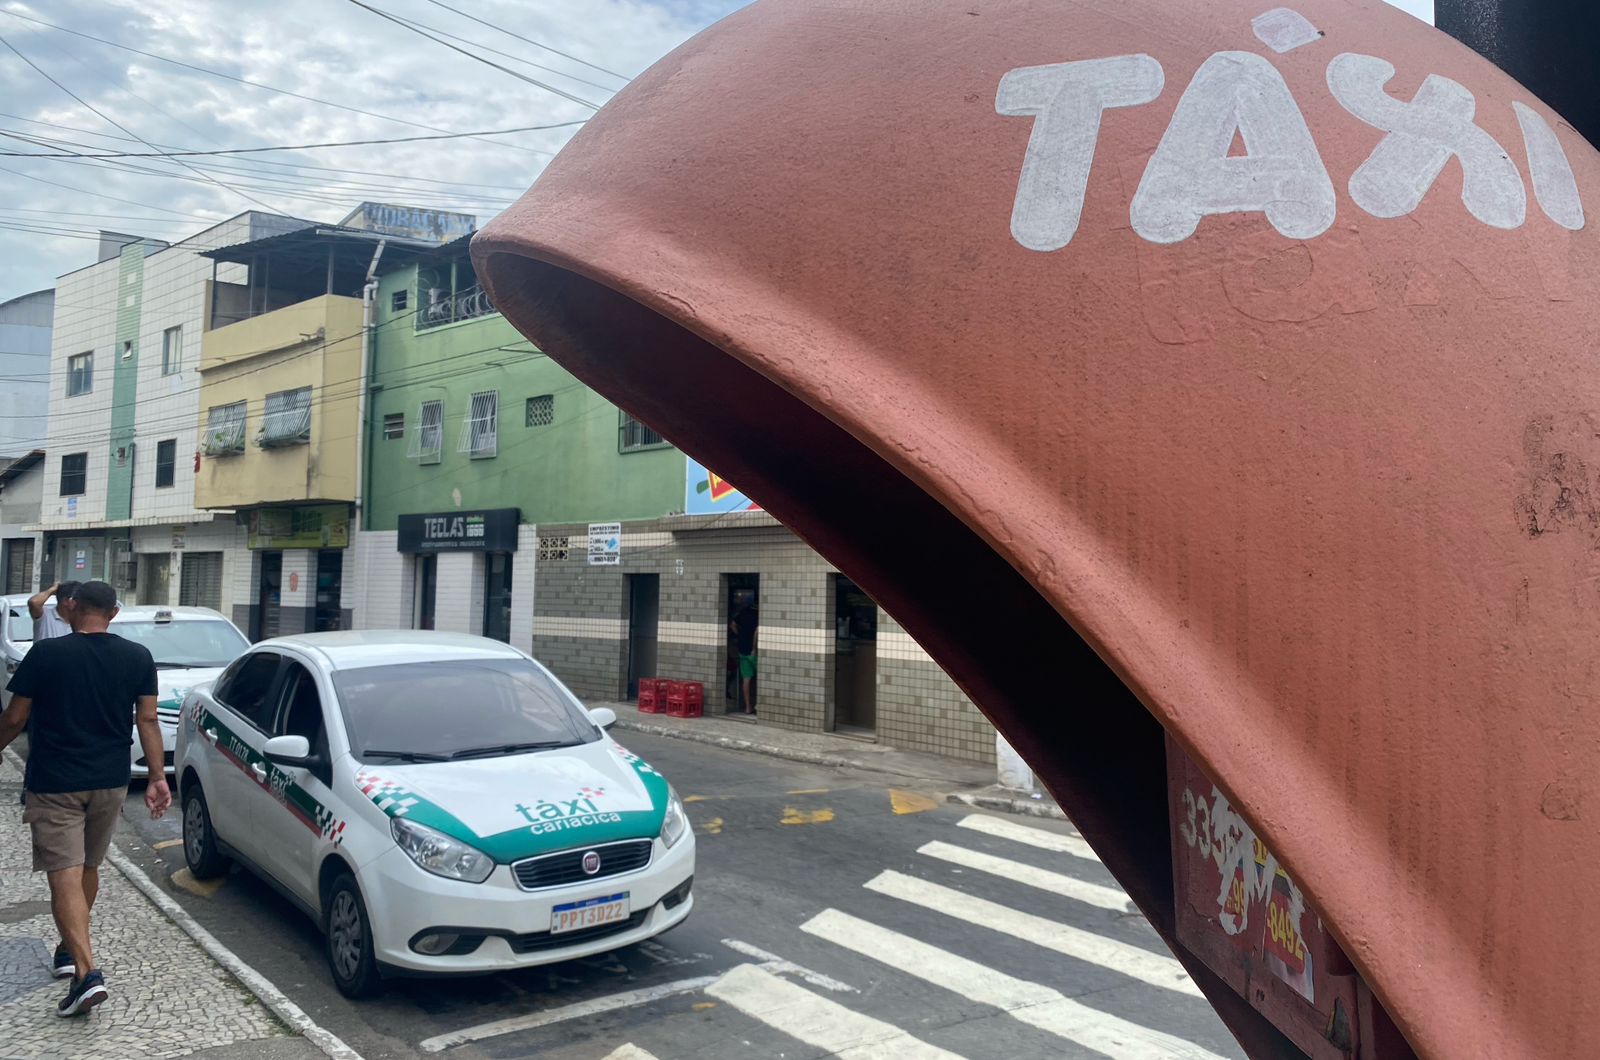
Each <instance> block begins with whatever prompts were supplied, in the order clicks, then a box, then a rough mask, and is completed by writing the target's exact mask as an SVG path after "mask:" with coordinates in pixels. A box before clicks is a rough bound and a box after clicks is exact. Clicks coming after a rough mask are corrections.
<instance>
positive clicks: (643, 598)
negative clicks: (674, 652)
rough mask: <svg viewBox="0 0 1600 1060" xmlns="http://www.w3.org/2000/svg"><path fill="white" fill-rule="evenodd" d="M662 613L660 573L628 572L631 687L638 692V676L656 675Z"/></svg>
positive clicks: (629, 695) (631, 692)
mask: <svg viewBox="0 0 1600 1060" xmlns="http://www.w3.org/2000/svg"><path fill="white" fill-rule="evenodd" d="M660 616H661V575H659V574H630V575H628V688H627V691H626V693H625V695H626V698H628V699H632V698H634V697H635V696H637V695H638V694H639V678H641V677H654V676H655V675H656V625H657V622H658V620H659V619H660Z"/></svg>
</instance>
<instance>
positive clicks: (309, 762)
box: [261, 736, 316, 769]
mask: <svg viewBox="0 0 1600 1060" xmlns="http://www.w3.org/2000/svg"><path fill="white" fill-rule="evenodd" d="M261 754H262V756H263V757H265V758H266V760H267V761H269V762H271V763H273V764H274V765H280V766H288V767H290V768H293V769H310V768H311V767H312V766H313V765H315V764H316V760H315V759H314V758H312V756H311V741H310V740H308V739H306V738H305V737H304V736H274V737H273V738H272V739H270V740H268V741H267V742H266V744H265V746H263V747H262V748H261Z"/></svg>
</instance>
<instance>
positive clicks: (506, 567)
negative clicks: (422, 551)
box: [430, 552, 511, 644]
mask: <svg viewBox="0 0 1600 1060" xmlns="http://www.w3.org/2000/svg"><path fill="white" fill-rule="evenodd" d="M430 558H431V557H430ZM483 635H484V636H485V637H488V638H489V639H490V640H498V641H502V642H503V643H506V644H510V643H511V553H509V552H490V553H488V554H487V555H485V556H484V571H483Z"/></svg>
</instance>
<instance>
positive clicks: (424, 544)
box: [399, 508, 522, 552]
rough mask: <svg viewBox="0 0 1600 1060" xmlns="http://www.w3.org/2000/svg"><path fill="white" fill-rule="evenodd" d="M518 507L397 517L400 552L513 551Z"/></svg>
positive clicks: (514, 548) (515, 545)
mask: <svg viewBox="0 0 1600 1060" xmlns="http://www.w3.org/2000/svg"><path fill="white" fill-rule="evenodd" d="M521 514H522V512H521V509H519V508H491V509H489V510H488V511H481V512H438V513H437V514H433V515H402V516H401V517H400V542H399V547H400V551H401V552H459V551H463V550H466V551H472V552H515V551H516V549H517V523H518V521H519V520H520V518H521Z"/></svg>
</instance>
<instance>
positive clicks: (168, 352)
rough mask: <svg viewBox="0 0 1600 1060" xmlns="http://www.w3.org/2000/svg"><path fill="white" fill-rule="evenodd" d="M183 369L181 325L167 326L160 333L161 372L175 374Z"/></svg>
mask: <svg viewBox="0 0 1600 1060" xmlns="http://www.w3.org/2000/svg"><path fill="white" fill-rule="evenodd" d="M181 371H183V326H182V325H181V324H180V325H179V326H178V327H175V328H168V329H167V330H165V331H163V332H162V333H161V374H162V375H177V374H178V373H179V372H181Z"/></svg>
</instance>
